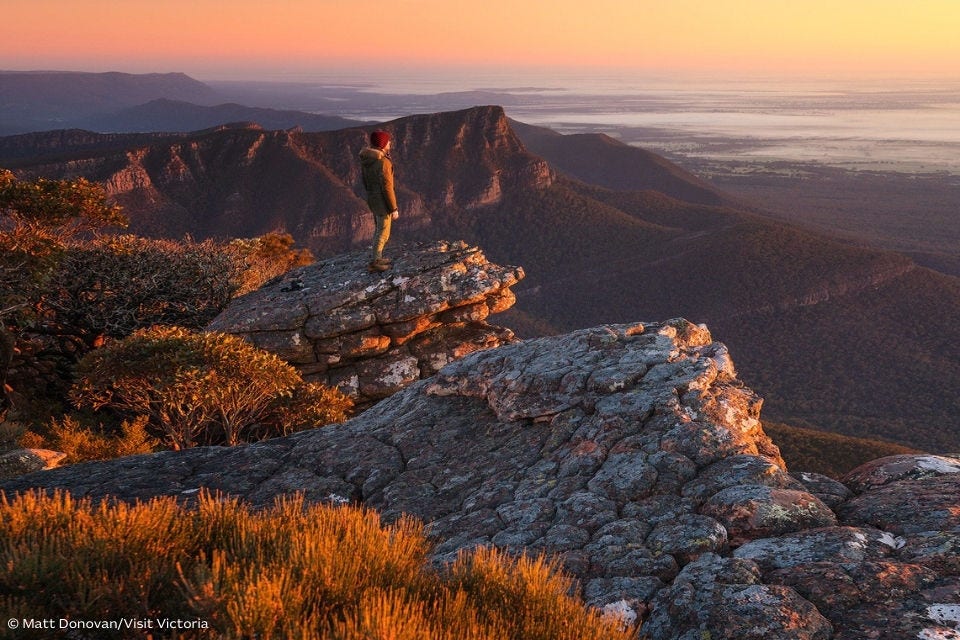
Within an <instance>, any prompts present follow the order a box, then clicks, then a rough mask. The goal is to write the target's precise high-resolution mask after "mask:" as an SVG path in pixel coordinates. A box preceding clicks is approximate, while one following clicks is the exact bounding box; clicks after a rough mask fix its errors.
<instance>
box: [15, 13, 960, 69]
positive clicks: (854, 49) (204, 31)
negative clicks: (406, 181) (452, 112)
mask: <svg viewBox="0 0 960 640" xmlns="http://www.w3.org/2000/svg"><path fill="white" fill-rule="evenodd" d="M0 15H2V21H0V69H13V70H37V69H61V70H83V71H108V70H112V71H127V72H167V71H183V72H186V73H189V74H191V75H193V76H195V77H198V78H199V79H207V80H215V79H238V78H249V79H266V78H269V77H273V76H276V75H278V74H279V75H283V74H294V75H295V74H298V73H299V74H303V73H311V72H317V73H323V72H325V71H341V72H343V71H346V72H349V71H351V70H357V71H368V70H371V69H374V70H375V69H380V70H382V71H385V72H389V71H391V70H406V71H415V70H418V69H423V70H428V69H438V68H443V69H445V70H447V71H453V72H457V71H462V72H464V73H469V72H470V71H471V70H475V69H480V68H483V69H492V68H498V69H518V70H521V69H525V70H533V69H555V70H561V69H569V70H575V71H590V70H593V69H613V70H616V69H631V70H637V71H646V72H659V73H664V72H668V73H669V72H676V73H692V74H711V73H727V74H762V75H784V76H804V75H805V76H813V75H819V76H835V75H836V76H842V75H854V76H860V75H869V76H880V77H882V76H898V77H906V76H910V77H914V76H923V77H936V76H950V77H953V78H957V77H960V37H958V36H957V34H958V33H960V0H897V1H894V0H550V1H545V0H472V1H471V2H459V1H457V0H363V1H360V0H273V1H271V0H0Z"/></svg>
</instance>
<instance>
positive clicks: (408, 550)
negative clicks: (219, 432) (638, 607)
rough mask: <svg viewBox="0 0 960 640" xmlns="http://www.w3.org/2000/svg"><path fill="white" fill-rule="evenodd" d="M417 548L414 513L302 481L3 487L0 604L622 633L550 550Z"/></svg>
mask: <svg viewBox="0 0 960 640" xmlns="http://www.w3.org/2000/svg"><path fill="white" fill-rule="evenodd" d="M429 553H430V545H429V543H428V542H427V541H426V539H425V537H424V529H423V526H422V525H421V524H419V523H418V522H416V521H414V520H412V519H409V518H402V519H401V520H399V521H398V522H397V523H395V524H393V525H390V526H383V525H381V523H380V520H379V518H378V516H377V514H376V513H374V512H373V511H370V510H366V509H362V508H354V507H329V506H321V505H305V504H304V502H303V500H302V499H301V498H300V497H293V498H288V499H285V500H280V501H278V502H277V503H276V504H275V505H274V506H273V507H272V508H270V509H267V510H264V511H258V512H254V511H251V510H250V509H249V508H248V507H245V506H243V505H242V504H241V503H239V502H238V501H237V500H232V499H229V500H228V499H221V498H217V497H211V496H209V495H207V494H205V493H201V494H200V495H199V497H198V500H197V506H196V508H195V509H188V508H186V507H184V506H182V505H178V503H177V502H176V500H175V499H174V498H158V499H154V500H151V501H150V502H148V503H138V504H136V505H128V504H124V503H113V504H106V503H101V504H99V505H94V504H93V503H91V502H90V501H89V500H74V499H73V498H71V497H70V496H69V494H66V493H62V492H58V493H54V494H53V495H50V496H46V495H43V494H41V493H39V492H37V493H33V492H31V493H27V494H24V495H22V496H18V497H16V498H14V499H12V500H11V499H7V498H6V497H3V499H2V500H0V563H2V565H3V566H4V568H5V571H3V572H0V606H2V607H3V609H4V610H5V611H9V612H11V615H13V613H12V612H19V613H18V615H21V617H37V616H38V614H37V612H43V613H44V617H46V618H55V619H59V618H71V619H80V620H104V619H106V620H116V619H118V618H123V617H140V618H170V619H181V620H193V621H199V622H201V623H202V625H206V626H208V627H209V628H208V629H206V630H203V629H200V630H196V631H188V632H187V633H186V634H185V636H184V637H188V638H262V639H267V638H284V639H290V640H296V639H300V638H302V639H315V638H338V639H342V640H367V639H369V638H391V639H396V640H405V639H410V640H420V639H422V638H431V639H436V640H446V639H449V640H463V639H470V640H504V639H516V640H521V639H523V640H528V639H532V640H547V639H551V640H553V639H556V640H561V639H569V640H574V639H576V640H627V639H628V638H631V637H633V632H632V630H624V629H621V628H619V624H617V623H614V622H607V621H604V620H602V619H601V618H600V617H599V616H598V614H597V613H596V612H595V611H589V610H587V609H586V608H585V607H584V606H583V605H582V604H580V603H579V602H577V601H576V600H574V599H573V598H572V597H570V596H569V595H568V593H567V591H566V588H567V587H568V586H569V584H570V583H569V580H568V579H566V578H562V577H559V576H557V575H556V574H555V573H553V571H554V569H553V565H551V564H550V563H546V562H543V561H541V560H538V561H524V560H520V561H517V560H513V559H510V558H508V557H507V556H504V555H502V554H498V553H495V552H491V551H482V552H478V553H477V554H476V555H475V556H471V555H469V554H468V555H464V556H462V558H461V560H460V561H458V562H457V563H456V565H455V567H454V568H453V569H452V570H451V571H450V572H436V571H434V570H431V569H430V567H429V562H428V556H429ZM142 635H143V632H142V631H139V632H138V631H135V630H132V631H130V632H128V633H127V634H126V637H142ZM120 636H121V637H123V634H120ZM111 637H117V634H116V633H114V634H113V635H111Z"/></svg>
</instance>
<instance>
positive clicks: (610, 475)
mask: <svg viewBox="0 0 960 640" xmlns="http://www.w3.org/2000/svg"><path fill="white" fill-rule="evenodd" d="M304 284H305V285H306V281H304ZM760 407H761V401H760V399H759V398H758V397H757V396H756V395H755V394H754V393H753V392H752V391H750V390H749V389H748V388H746V387H745V386H744V385H743V384H742V383H741V382H740V381H739V380H738V378H737V376H736V373H735V370H734V367H733V363H732V360H731V358H730V356H729V354H728V353H727V350H726V348H725V347H724V346H723V345H722V344H720V343H717V342H714V341H713V339H712V336H711V335H710V333H709V331H708V330H707V329H706V328H705V327H703V326H701V325H696V324H692V323H690V322H687V321H684V320H670V321H667V322H654V323H636V324H621V325H605V326H600V327H595V328H591V329H584V330H580V331H575V332H573V333H569V334H566V335H561V336H555V337H549V338H540V339H536V340H529V341H524V342H516V343H512V344H507V345H504V346H500V347H498V348H495V349H487V350H481V351H476V352H474V353H471V354H469V355H466V356H465V357H463V358H461V359H458V360H456V361H454V362H451V363H450V364H448V365H446V366H444V367H443V368H442V369H440V371H439V372H438V373H436V374H435V375H433V376H431V377H429V378H427V379H425V380H420V381H416V382H414V383H412V384H410V385H409V386H407V387H406V388H404V389H402V390H401V391H398V392H397V393H395V394H394V395H392V396H390V397H389V398H386V399H385V400H382V401H381V402H379V403H378V404H376V405H375V406H374V407H373V408H371V409H369V410H368V411H366V412H364V413H362V414H361V415H359V416H357V417H356V418H354V419H352V420H350V421H349V422H346V423H343V424H339V425H331V426H328V427H324V428H320V429H315V430H310V431H305V432H302V433H299V434H296V435H293V436H290V437H287V438H280V439H276V440H269V441H264V442H260V443H256V444H251V445H245V446H240V447H235V448H229V449H227V448H200V449H193V450H187V451H182V452H168V453H160V454H154V455H150V456H135V457H130V458H124V459H120V460H115V461H110V462H104V463H93V464H86V465H77V466H75V467H68V468H64V469H55V470H50V471H45V472H42V473H35V474H31V475H28V476H23V477H21V478H19V479H16V480H9V481H6V483H4V484H2V485H0V487H3V488H4V490H6V491H7V492H10V491H14V490H23V489H27V488H29V487H43V488H47V489H51V488H54V487H66V488H69V489H70V490H71V491H73V492H74V493H76V494H81V495H88V496H91V497H94V498H103V497H106V496H115V497H119V498H121V499H124V500H133V499H138V498H146V497H150V496H155V495H176V496H181V497H182V498H183V499H184V500H187V501H188V500H190V499H191V497H192V496H195V495H196V494H197V492H198V490H199V489H201V488H207V489H211V490H218V491H224V492H228V493H230V494H233V495H236V496H239V497H241V498H243V499H245V500H247V501H249V502H250V503H252V504H254V505H267V504H270V503H271V502H272V501H273V500H274V499H275V498H277V497H279V496H283V495H287V494H290V493H293V492H300V493H303V494H304V495H305V497H306V499H307V500H308V501H311V502H334V503H340V502H344V501H349V502H353V503H357V504H365V505H367V506H369V507H372V508H375V509H377V510H378V511H380V512H381V513H382V514H383V517H384V518H385V519H386V520H387V521H390V520H393V519H395V518H398V517H399V516H400V515H401V514H404V513H406V514H412V515H415V516H417V517H419V518H421V519H423V520H424V521H426V522H427V523H429V531H430V534H431V536H432V537H433V539H434V541H435V547H434V550H433V558H434V560H435V561H436V562H438V563H442V562H445V561H448V560H450V559H452V558H453V557H455V555H456V554H457V553H458V552H459V551H461V550H464V549H470V548H474V547H477V546H480V545H493V546H497V547H500V548H503V549H507V550H510V551H512V552H516V553H533V554H538V553H546V554H548V555H550V556H553V557H556V558H558V559H559V561H560V562H561V563H562V566H563V567H564V569H565V570H566V571H567V572H569V573H570V574H571V575H573V576H574V577H575V578H576V579H577V584H578V585H579V589H580V594H581V595H582V596H583V598H584V599H585V600H586V601H587V602H588V603H590V604H591V605H594V606H597V607H599V608H602V609H603V610H604V611H607V612H609V613H610V614H611V615H617V616H620V617H622V618H623V619H625V620H635V621H636V622H637V624H640V625H641V629H640V637H644V638H651V639H664V640H665V639H667V638H683V639H684V640H701V639H703V638H711V639H717V638H728V639H730V640H733V639H738V640H742V639H760V638H763V639H786V638H796V639H823V640H827V639H830V638H834V639H836V638H844V639H853V638H884V639H891V640H892V639H893V638H897V639H901V638H950V637H956V635H955V634H956V633H957V631H956V629H955V627H956V624H957V621H956V619H957V616H956V611H957V610H958V604H960V562H958V560H957V558H958V557H960V472H958V469H960V460H956V459H953V458H949V457H942V456H940V457H934V456H907V457H904V456H898V457H895V458H888V459H883V460H880V461H876V462H873V463H871V464H869V465H866V466H864V467H861V468H860V469H858V470H855V471H854V472H852V473H851V474H850V475H849V476H848V477H846V478H844V481H843V482H838V481H835V480H830V479H829V478H825V477H823V476H818V475H815V474H809V473H793V474H791V473H788V472H787V470H786V469H785V465H784V463H783V460H782V459H781V457H780V455H779V452H778V450H777V447H776V446H775V445H774V444H773V443H772V442H771V441H770V439H769V438H768V437H767V436H766V435H765V434H764V432H763V429H762V425H761V422H760V420H759V414H760ZM951 634H953V635H951Z"/></svg>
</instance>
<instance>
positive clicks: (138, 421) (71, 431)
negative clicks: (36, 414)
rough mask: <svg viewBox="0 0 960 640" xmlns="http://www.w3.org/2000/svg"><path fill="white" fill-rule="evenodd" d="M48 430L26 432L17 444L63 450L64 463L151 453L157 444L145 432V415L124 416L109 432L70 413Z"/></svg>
mask: <svg viewBox="0 0 960 640" xmlns="http://www.w3.org/2000/svg"><path fill="white" fill-rule="evenodd" d="M47 431H48V435H47V436H46V437H44V436H42V435H39V434H37V433H35V432H33V431H28V432H26V433H25V434H24V435H23V436H22V437H21V438H20V445H21V446H24V447H28V448H42V449H53V450H55V451H60V452H62V453H65V454H67V457H66V458H65V459H64V462H65V463H67V464H72V463H77V462H87V461H90V460H109V459H111V458H120V457H122V456H131V455H135V454H138V453H150V452H152V451H154V450H156V448H157V446H158V445H159V444H160V443H159V442H157V440H156V439H155V438H153V437H151V436H150V434H149V433H148V432H147V417H146V416H138V417H137V418H134V419H132V420H124V421H123V423H122V424H121V425H120V428H119V432H118V433H111V432H110V430H109V429H106V428H104V427H103V425H100V428H99V429H97V428H93V427H89V426H85V425H83V424H81V422H80V421H79V420H77V419H76V418H75V417H73V416H64V417H63V418H61V419H60V420H55V419H52V420H51V421H50V425H49V427H48V428H47Z"/></svg>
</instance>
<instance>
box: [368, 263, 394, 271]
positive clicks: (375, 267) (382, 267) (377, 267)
mask: <svg viewBox="0 0 960 640" xmlns="http://www.w3.org/2000/svg"><path fill="white" fill-rule="evenodd" d="M389 268H390V263H389V262H385V261H383V260H372V261H371V262H370V264H368V265H367V271H369V272H371V273H373V272H375V271H386V270H387V269H389Z"/></svg>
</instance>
